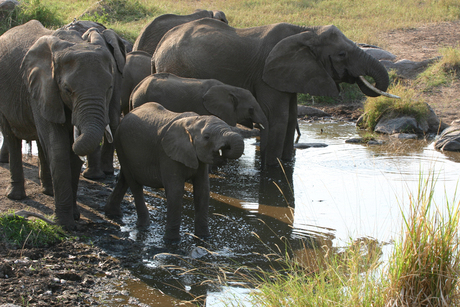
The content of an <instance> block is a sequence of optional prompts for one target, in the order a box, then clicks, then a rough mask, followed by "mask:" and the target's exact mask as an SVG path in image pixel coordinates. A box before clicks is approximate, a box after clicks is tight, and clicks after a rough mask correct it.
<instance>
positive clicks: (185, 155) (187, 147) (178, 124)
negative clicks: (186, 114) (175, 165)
mask: <svg viewBox="0 0 460 307" xmlns="http://www.w3.org/2000/svg"><path fill="white" fill-rule="evenodd" d="M182 117H183V116H181V118H180V119H174V120H173V122H171V123H170V124H169V126H167V127H165V129H166V131H165V132H164V133H162V134H163V137H162V139H161V145H162V146H163V150H164V151H165V153H166V154H167V155H168V157H170V158H171V159H172V160H175V161H178V162H180V163H182V164H184V165H185V166H187V167H189V168H192V169H197V168H198V165H199V161H198V157H197V156H196V150H195V146H194V145H193V137H192V135H191V134H190V132H189V131H188V130H187V128H186V127H187V123H188V122H189V121H190V118H182Z"/></svg>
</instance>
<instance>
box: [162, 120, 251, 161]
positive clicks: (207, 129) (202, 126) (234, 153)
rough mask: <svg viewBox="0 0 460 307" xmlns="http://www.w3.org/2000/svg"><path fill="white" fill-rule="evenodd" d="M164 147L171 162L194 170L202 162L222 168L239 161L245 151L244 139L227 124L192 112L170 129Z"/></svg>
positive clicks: (167, 130)
mask: <svg viewBox="0 0 460 307" xmlns="http://www.w3.org/2000/svg"><path fill="white" fill-rule="evenodd" d="M161 144H162V146H163V149H164V151H165V152H166V154H167V155H168V156H169V157H170V158H171V159H173V160H175V161H178V162H181V163H183V164H185V165H186V166H187V167H189V168H193V169H197V168H198V165H199V162H202V163H206V164H215V165H219V164H222V163H223V162H224V161H225V160H226V159H237V158H239V157H240V156H241V155H242V154H243V151H244V141H243V138H242V136H241V135H240V134H239V133H236V132H233V131H232V130H231V128H230V126H229V125H227V124H226V123H225V122H224V121H222V120H221V119H219V118H217V117H216V116H213V115H202V116H198V115H197V114H196V113H192V112H187V113H183V115H182V116H179V117H178V119H176V120H174V121H173V122H172V123H171V124H170V125H169V126H168V127H167V128H166V131H165V132H164V135H163V137H162V139H161Z"/></svg>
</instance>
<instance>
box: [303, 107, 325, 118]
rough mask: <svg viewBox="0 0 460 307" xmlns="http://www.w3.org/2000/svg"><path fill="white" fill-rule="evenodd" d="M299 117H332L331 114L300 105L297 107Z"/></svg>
mask: <svg viewBox="0 0 460 307" xmlns="http://www.w3.org/2000/svg"><path fill="white" fill-rule="evenodd" d="M297 116H298V117H304V116H309V117H331V115H330V114H329V113H326V112H324V111H322V110H320V109H316V108H313V107H309V106H303V105H298V106H297Z"/></svg>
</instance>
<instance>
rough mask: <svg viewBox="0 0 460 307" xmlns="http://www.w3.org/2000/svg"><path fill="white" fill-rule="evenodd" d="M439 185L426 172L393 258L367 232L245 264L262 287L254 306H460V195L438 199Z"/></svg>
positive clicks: (247, 279)
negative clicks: (265, 263)
mask: <svg viewBox="0 0 460 307" xmlns="http://www.w3.org/2000/svg"><path fill="white" fill-rule="evenodd" d="M435 186H436V179H435V178H434V176H433V175H430V176H428V177H427V178H423V176H422V175H420V179H419V186H418V191H417V193H416V194H415V195H412V194H409V200H410V204H409V211H408V212H403V210H401V211H402V217H403V225H402V228H401V232H400V234H399V235H397V237H396V239H395V240H394V243H393V249H392V252H391V253H390V255H389V256H388V259H386V260H385V261H382V259H381V256H382V247H383V246H382V244H381V243H378V242H377V241H375V240H373V239H370V238H362V239H358V240H350V243H349V244H347V245H346V246H344V247H342V248H333V247H330V246H326V245H323V246H322V245H321V244H319V245H317V247H316V248H314V249H312V248H311V247H304V249H303V250H302V249H301V250H300V251H297V252H296V253H291V255H292V254H294V255H295V256H289V255H288V254H287V253H285V254H282V253H280V255H279V256H278V257H279V259H280V262H281V263H282V267H283V268H284V269H282V270H279V269H273V270H270V271H261V270H260V269H259V270H258V269H254V270H252V271H247V270H246V271H244V270H241V269H240V268H238V269H237V270H235V271H234V275H235V276H239V278H240V281H241V282H242V283H243V284H249V285H252V286H254V288H255V289H256V290H255V291H253V292H252V293H251V294H250V297H249V299H250V300H251V303H252V304H253V305H254V306H267V307H273V306H280V307H281V306H312V307H313V306H315V307H316V306H331V307H332V306H334V307H335V306H344V307H363V306H364V307H365V306H369V307H371V306H372V307H387V306H426V307H434V306H445V307H447V306H460V305H459V304H460V300H459V298H460V297H459V294H460V292H459V290H460V289H459V287H458V281H459V277H460V254H459V247H460V246H459V232H458V231H459V226H460V202H457V203H456V202H455V201H453V202H452V203H450V202H447V203H446V204H435V203H434V200H433V194H434V191H435ZM455 198H456V197H455V195H454V199H455ZM301 255H303V257H302V256H301ZM274 267H275V266H274ZM227 271H228V270H227ZM221 280H223V281H225V280H226V279H225V278H221ZM230 306H242V305H239V303H238V302H236V303H235V302H231V305H230Z"/></svg>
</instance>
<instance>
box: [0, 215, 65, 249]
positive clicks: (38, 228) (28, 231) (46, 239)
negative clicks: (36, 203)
mask: <svg viewBox="0 0 460 307" xmlns="http://www.w3.org/2000/svg"><path fill="white" fill-rule="evenodd" d="M65 237H66V236H65V234H64V231H63V230H62V227H60V226H58V225H50V224H48V223H46V222H44V221H42V220H39V219H32V220H28V219H25V218H23V217H22V216H17V215H14V214H12V213H8V214H1V215H0V241H3V242H5V243H6V244H7V246H9V247H12V248H24V247H25V248H31V247H47V246H51V245H53V244H56V243H58V242H60V241H62V240H63V239H64V238H65Z"/></svg>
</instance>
